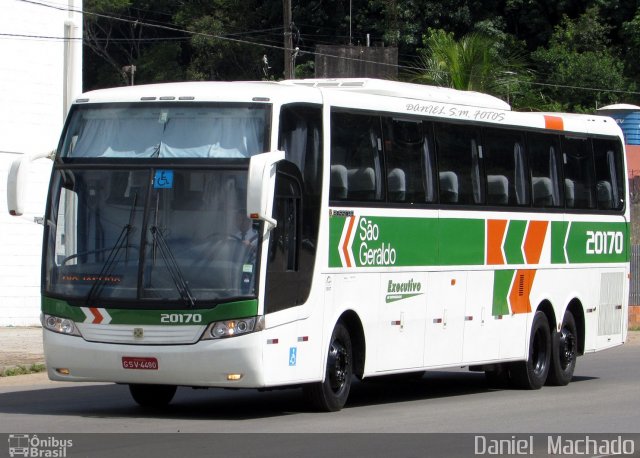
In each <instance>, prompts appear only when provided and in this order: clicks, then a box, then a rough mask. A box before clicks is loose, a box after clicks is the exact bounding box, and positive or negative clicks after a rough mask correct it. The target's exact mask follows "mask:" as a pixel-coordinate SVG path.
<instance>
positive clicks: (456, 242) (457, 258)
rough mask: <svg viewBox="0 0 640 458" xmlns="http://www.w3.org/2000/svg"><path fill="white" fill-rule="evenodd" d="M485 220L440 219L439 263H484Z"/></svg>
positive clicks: (444, 264) (443, 264)
mask: <svg viewBox="0 0 640 458" xmlns="http://www.w3.org/2000/svg"><path fill="white" fill-rule="evenodd" d="M485 226H486V225H485V220H483V219H457V218H443V219H440V220H439V225H438V228H439V231H438V240H437V241H433V242H432V243H436V242H439V243H440V245H439V248H440V253H439V261H440V262H439V265H441V266H455V265H467V266H470V265H474V266H477V265H483V264H484V259H485V256H484V253H485V246H484V245H485Z"/></svg>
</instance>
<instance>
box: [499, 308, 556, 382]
mask: <svg viewBox="0 0 640 458" xmlns="http://www.w3.org/2000/svg"><path fill="white" fill-rule="evenodd" d="M550 363H551V330H550V329H549V320H547V316H546V315H545V314H544V313H543V312H540V311H538V312H536V313H535V315H534V316H533V323H532V324H531V337H530V340H529V354H528V357H527V360H526V361H521V362H519V363H513V365H512V366H511V369H510V371H509V375H510V379H511V381H512V383H513V384H514V385H515V386H516V387H518V388H523V389H526V390H538V389H540V388H542V385H544V383H545V382H546V380H547V375H548V374H549V366H550Z"/></svg>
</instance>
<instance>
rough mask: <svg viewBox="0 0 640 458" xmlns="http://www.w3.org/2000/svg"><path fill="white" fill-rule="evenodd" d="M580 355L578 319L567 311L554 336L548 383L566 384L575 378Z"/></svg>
mask: <svg viewBox="0 0 640 458" xmlns="http://www.w3.org/2000/svg"><path fill="white" fill-rule="evenodd" d="M577 357H578V331H577V327H576V320H575V319H574V318H573V314H572V313H571V312H570V311H568V310H567V311H566V312H565V314H564V318H563V320H562V327H561V328H560V332H558V333H556V334H555V335H554V338H553V346H552V350H551V367H550V368H549V378H548V379H547V384H549V385H556V386H565V385H567V384H569V382H570V381H571V379H572V378H573V371H574V370H575V368H576V358H577Z"/></svg>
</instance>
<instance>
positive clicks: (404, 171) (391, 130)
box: [383, 118, 435, 203]
mask: <svg viewBox="0 0 640 458" xmlns="http://www.w3.org/2000/svg"><path fill="white" fill-rule="evenodd" d="M383 128H384V159H385V169H386V178H387V194H388V200H389V202H407V203H420V202H433V200H434V198H435V193H434V188H435V186H434V180H433V175H434V166H433V153H432V151H433V147H432V146H431V139H430V138H429V137H428V136H426V135H425V134H424V132H423V124H422V123H421V122H415V121H404V120H399V119H392V118H385V119H383Z"/></svg>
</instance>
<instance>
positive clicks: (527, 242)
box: [524, 221, 549, 264]
mask: <svg viewBox="0 0 640 458" xmlns="http://www.w3.org/2000/svg"><path fill="white" fill-rule="evenodd" d="M547 227H549V221H529V226H528V228H527V233H526V234H525V236H524V256H525V260H526V261H527V264H538V263H539V262H540V256H541V255H542V246H543V245H544V238H545V235H547Z"/></svg>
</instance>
